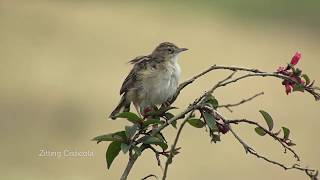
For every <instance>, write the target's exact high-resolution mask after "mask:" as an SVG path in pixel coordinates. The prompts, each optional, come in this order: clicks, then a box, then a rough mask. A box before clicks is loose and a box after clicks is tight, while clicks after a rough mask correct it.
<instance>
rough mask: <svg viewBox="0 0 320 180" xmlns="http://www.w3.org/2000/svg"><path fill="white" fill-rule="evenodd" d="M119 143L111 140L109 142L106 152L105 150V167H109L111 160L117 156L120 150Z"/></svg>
mask: <svg viewBox="0 0 320 180" xmlns="http://www.w3.org/2000/svg"><path fill="white" fill-rule="evenodd" d="M120 146H121V143H120V142H116V141H114V142H112V143H110V145H109V147H108V149H107V152H106V160H107V167H108V169H110V167H111V164H112V162H113V160H114V159H115V158H116V157H117V156H118V154H119V152H120V150H121V147H120Z"/></svg>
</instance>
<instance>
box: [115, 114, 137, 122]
mask: <svg viewBox="0 0 320 180" xmlns="http://www.w3.org/2000/svg"><path fill="white" fill-rule="evenodd" d="M116 118H125V119H127V120H128V121H130V122H132V123H139V122H141V121H142V119H141V118H140V117H139V116H137V115H136V114H134V113H132V112H122V113H120V114H119V115H117V116H116Z"/></svg>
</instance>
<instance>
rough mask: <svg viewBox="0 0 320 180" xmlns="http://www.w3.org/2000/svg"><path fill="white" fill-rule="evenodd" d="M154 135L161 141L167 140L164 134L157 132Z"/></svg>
mask: <svg viewBox="0 0 320 180" xmlns="http://www.w3.org/2000/svg"><path fill="white" fill-rule="evenodd" d="M155 137H157V138H159V139H161V141H163V142H167V141H166V140H165V138H164V136H163V135H162V133H157V134H156V135H155Z"/></svg>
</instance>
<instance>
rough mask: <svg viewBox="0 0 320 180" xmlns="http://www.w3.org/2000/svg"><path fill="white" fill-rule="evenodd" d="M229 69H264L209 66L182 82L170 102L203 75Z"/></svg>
mask: <svg viewBox="0 0 320 180" xmlns="http://www.w3.org/2000/svg"><path fill="white" fill-rule="evenodd" d="M221 69H222V70H229V71H245V72H253V73H263V71H260V70H258V69H249V68H244V67H233V66H230V67H228V66H217V65H213V66H211V67H209V68H208V69H206V70H205V71H203V72H201V73H199V74H197V75H195V76H193V77H192V78H190V79H188V80H186V81H184V82H183V83H181V84H180V85H179V87H178V89H177V91H176V93H175V95H174V96H173V97H172V98H171V100H170V101H169V104H172V103H173V102H174V101H175V100H176V99H177V97H178V96H179V94H180V92H181V91H182V89H184V88H185V87H186V86H188V85H189V84H192V83H193V82H194V81H195V80H196V79H198V78H200V77H201V76H204V75H205V74H207V73H209V72H211V71H214V70H221Z"/></svg>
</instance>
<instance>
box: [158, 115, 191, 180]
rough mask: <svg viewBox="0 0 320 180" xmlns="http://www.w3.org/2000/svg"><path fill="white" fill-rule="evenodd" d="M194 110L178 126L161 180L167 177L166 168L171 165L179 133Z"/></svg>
mask: <svg viewBox="0 0 320 180" xmlns="http://www.w3.org/2000/svg"><path fill="white" fill-rule="evenodd" d="M193 112H194V110H193V111H191V113H190V114H189V116H188V117H187V118H185V119H184V120H183V122H182V123H181V125H180V128H179V130H178V132H177V135H176V138H175V139H174V143H173V144H172V146H171V149H170V154H169V156H168V159H167V161H166V165H165V168H164V171H163V176H162V180H165V179H166V177H167V173H168V167H169V164H171V162H172V158H173V156H174V153H175V149H176V146H177V143H178V140H179V137H180V135H181V132H182V129H183V127H184V125H185V124H186V123H187V121H188V119H189V118H190V116H191V115H192V114H193Z"/></svg>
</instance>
